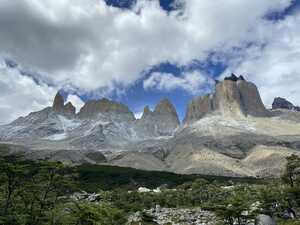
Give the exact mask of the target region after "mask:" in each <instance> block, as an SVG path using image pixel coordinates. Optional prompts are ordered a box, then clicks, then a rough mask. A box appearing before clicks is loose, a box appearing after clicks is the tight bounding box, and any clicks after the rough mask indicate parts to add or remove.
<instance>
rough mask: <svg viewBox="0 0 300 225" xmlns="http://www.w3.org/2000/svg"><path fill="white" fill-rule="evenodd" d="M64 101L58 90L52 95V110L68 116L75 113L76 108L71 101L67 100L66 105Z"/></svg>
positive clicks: (72, 115)
mask: <svg viewBox="0 0 300 225" xmlns="http://www.w3.org/2000/svg"><path fill="white" fill-rule="evenodd" d="M64 102H65V100H64V98H63V96H62V95H61V94H60V93H59V92H57V94H56V95H55V97H54V101H53V105H52V110H53V111H54V112H56V113H58V114H60V115H63V116H66V117H68V118H71V117H74V116H75V114H76V108H75V107H74V106H73V105H72V103H71V102H68V103H67V104H66V105H65V103H64Z"/></svg>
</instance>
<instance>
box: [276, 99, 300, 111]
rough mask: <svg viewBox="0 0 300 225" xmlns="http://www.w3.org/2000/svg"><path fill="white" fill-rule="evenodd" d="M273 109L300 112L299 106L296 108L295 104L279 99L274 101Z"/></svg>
mask: <svg viewBox="0 0 300 225" xmlns="http://www.w3.org/2000/svg"><path fill="white" fill-rule="evenodd" d="M272 109H273V110H274V109H288V110H294V111H300V107H299V106H295V105H294V104H293V103H291V102H289V101H288V100H287V99H285V98H281V97H277V98H275V99H274V101H273V104H272Z"/></svg>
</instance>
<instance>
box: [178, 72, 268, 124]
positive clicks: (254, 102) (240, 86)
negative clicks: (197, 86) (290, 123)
mask: <svg viewBox="0 0 300 225" xmlns="http://www.w3.org/2000/svg"><path fill="white" fill-rule="evenodd" d="M210 113H218V114H222V115H224V116H233V117H236V116H247V115H251V116H258V117H261V116H262V117H264V116H268V115H269V112H268V110H266V108H265V106H264V104H263V102H262V100H261V97H260V94H259V92H258V89H257V87H256V86H255V84H253V83H251V82H248V81H246V80H245V79H244V78H243V76H240V77H237V76H236V75H234V74H232V75H231V76H230V77H226V78H225V79H224V81H222V82H218V83H217V84H216V87H215V92H214V93H212V94H209V95H205V96H201V97H198V98H196V99H194V100H192V102H191V103H190V104H189V105H188V108H187V112H186V117H185V119H184V122H185V123H190V122H193V121H196V120H199V119H201V118H202V117H204V116H205V115H207V114H210Z"/></svg>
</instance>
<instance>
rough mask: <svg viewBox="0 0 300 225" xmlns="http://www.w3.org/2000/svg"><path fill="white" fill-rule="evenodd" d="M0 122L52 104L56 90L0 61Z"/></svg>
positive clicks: (6, 121) (8, 120)
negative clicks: (8, 67)
mask: <svg viewBox="0 0 300 225" xmlns="http://www.w3.org/2000/svg"><path fill="white" fill-rule="evenodd" d="M0 90H1V95H0V124H2V123H8V122H11V121H12V120H14V119H16V118H17V117H19V116H24V115H26V114H28V113H30V112H32V111H38V110H41V109H43V108H45V107H47V106H50V105H51V104H52V100H53V96H54V95H55V92H56V90H55V89H53V88H52V87H49V86H47V85H46V84H36V83H35V82H34V81H33V79H32V78H30V77H26V76H22V75H21V74H20V73H19V71H18V70H16V69H7V68H6V66H5V65H4V64H3V63H0Z"/></svg>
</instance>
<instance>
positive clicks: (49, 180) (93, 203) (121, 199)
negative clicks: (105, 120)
mask: <svg viewBox="0 0 300 225" xmlns="http://www.w3.org/2000/svg"><path fill="white" fill-rule="evenodd" d="M287 160H288V163H287V168H286V173H285V174H284V175H283V177H282V179H280V180H279V179H278V180H254V179H248V180H243V179H228V178H227V179H224V178H222V177H206V176H197V175H189V176H185V175H176V174H172V173H166V172H145V171H139V170H135V169H129V168H120V167H112V166H97V165H82V166H78V167H66V166H64V165H63V164H61V163H59V162H48V161H28V160H25V159H22V158H21V157H20V156H12V155H2V156H1V158H0V204H1V207H0V224H4V225H40V224H43V225H44V224H45V225H64V224H66V225H73V224H74V225H122V224H126V222H127V218H128V216H129V215H131V214H132V213H134V212H137V211H143V210H144V209H150V208H155V206H156V205H160V206H161V207H166V208H190V207H201V208H203V209H206V210H209V211H212V212H214V213H215V214H216V215H217V217H218V218H219V221H218V222H219V223H220V224H229V225H234V224H239V225H242V224H246V222H249V221H253V220H254V219H255V218H256V216H257V215H258V214H265V215H269V216H271V217H272V218H275V219H276V220H277V221H278V222H279V224H299V223H300V221H299V220H297V216H298V212H299V207H300V176H299V174H300V159H299V157H297V156H294V155H293V156H291V157H288V158H287ZM138 187H147V188H157V187H160V189H159V191H158V192H145V193H141V192H138V191H137V189H138ZM83 191H86V192H88V193H91V192H95V193H96V194H95V197H94V198H93V199H90V200H87V199H86V198H83V199H78V198H74V193H80V192H83ZM292 214H294V216H296V218H295V219H291V217H292V216H291V215H292ZM144 217H145V218H146V219H145V220H147V221H145V224H155V223H151V222H150V223H149V217H147V215H144Z"/></svg>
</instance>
